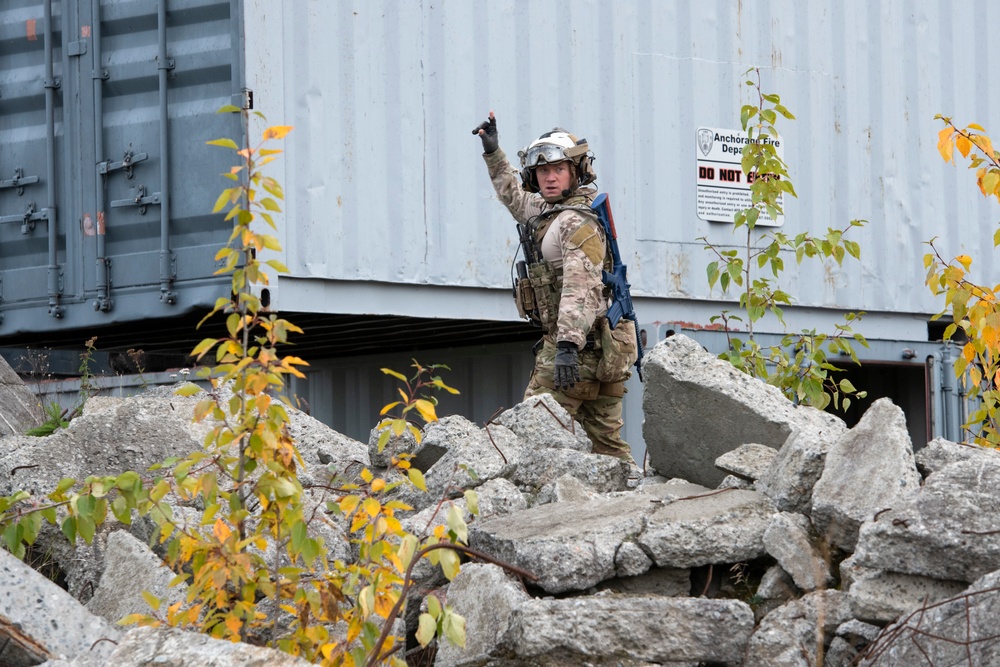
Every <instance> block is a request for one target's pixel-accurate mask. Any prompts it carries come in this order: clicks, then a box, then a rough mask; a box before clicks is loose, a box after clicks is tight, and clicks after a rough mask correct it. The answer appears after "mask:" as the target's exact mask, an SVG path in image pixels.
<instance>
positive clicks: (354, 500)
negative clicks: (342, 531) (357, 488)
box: [339, 496, 361, 515]
mask: <svg viewBox="0 0 1000 667" xmlns="http://www.w3.org/2000/svg"><path fill="white" fill-rule="evenodd" d="M360 502H361V498H359V497H358V496H344V497H343V498H341V499H340V503H339V505H340V511H341V512H343V513H344V514H347V515H349V514H350V513H351V512H353V511H354V510H356V509H357V507H358V504H359V503H360Z"/></svg>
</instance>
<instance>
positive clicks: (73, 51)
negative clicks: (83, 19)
mask: <svg viewBox="0 0 1000 667" xmlns="http://www.w3.org/2000/svg"><path fill="white" fill-rule="evenodd" d="M86 54H87V42H86V41H84V40H82V39H81V40H80V41H78V42H70V43H69V44H67V45H66V55H68V56H70V57H72V56H83V55H86Z"/></svg>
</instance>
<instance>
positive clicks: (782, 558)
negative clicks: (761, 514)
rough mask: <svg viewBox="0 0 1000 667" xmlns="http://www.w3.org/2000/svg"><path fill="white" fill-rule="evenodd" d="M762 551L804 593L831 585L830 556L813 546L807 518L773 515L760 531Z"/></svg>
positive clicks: (813, 535) (781, 514)
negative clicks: (762, 534) (761, 534)
mask: <svg viewBox="0 0 1000 667" xmlns="http://www.w3.org/2000/svg"><path fill="white" fill-rule="evenodd" d="M764 549H766V550H767V553H768V554H770V555H771V557H772V558H774V559H775V560H776V561H778V565H780V566H781V568H782V569H783V570H784V571H785V572H787V573H788V574H789V575H790V576H791V577H792V580H793V581H794V582H795V585H796V586H797V587H798V588H800V589H801V590H803V591H805V592H807V593H808V592H811V591H815V590H817V589H818V588H825V587H826V586H827V585H828V584H830V583H832V582H833V577H832V576H831V575H830V554H829V552H827V553H823V551H822V550H821V549H820V548H819V547H818V546H817V545H816V536H815V534H814V533H813V530H812V525H811V524H810V523H809V517H806V516H803V515H801V514H793V513H791V512H779V513H778V514H775V515H773V516H772V517H771V522H770V523H769V524H768V526H767V530H765V531H764Z"/></svg>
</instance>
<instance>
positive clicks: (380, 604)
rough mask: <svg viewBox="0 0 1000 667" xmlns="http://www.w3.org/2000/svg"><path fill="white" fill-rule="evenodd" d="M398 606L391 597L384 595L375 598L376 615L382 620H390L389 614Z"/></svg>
mask: <svg viewBox="0 0 1000 667" xmlns="http://www.w3.org/2000/svg"><path fill="white" fill-rule="evenodd" d="M394 606H396V600H394V599H393V598H392V597H391V596H390V595H388V594H383V595H379V596H378V597H376V598H375V613H376V614H378V615H379V616H381V617H382V618H389V612H391V611H392V608H393V607H394Z"/></svg>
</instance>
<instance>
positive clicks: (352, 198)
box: [247, 0, 1000, 338]
mask: <svg viewBox="0 0 1000 667" xmlns="http://www.w3.org/2000/svg"><path fill="white" fill-rule="evenodd" d="M998 13H1000V7H998V6H997V5H996V4H995V3H989V2H985V1H979V2H972V1H967V2H950V1H945V0H938V1H933V2H918V3H914V2H906V1H905V0H883V1H881V2H877V3H869V2H864V1H862V0H851V1H846V2H836V3H817V2H794V1H792V0H787V1H779V0H774V1H762V0H749V1H744V2H733V1H732V0H707V1H698V2H693V1H692V2H688V1H680V0H678V1H666V0H661V1H654V0H618V1H616V2H602V1H599V0H578V1H574V2H569V1H568V0H567V1H562V2H517V1H515V0H497V1H494V2H489V3H473V2H466V1H465V0H433V1H431V0H423V1H413V2H405V3H400V2H394V1H388V0H385V1H382V2H371V1H368V0H366V1H365V2H361V1H357V2H349V1H341V2H321V1H318V0H317V1H313V2H294V3H281V4H280V5H275V4H274V3H266V2H263V1H254V2H248V3H247V26H248V44H249V46H248V77H249V85H250V86H251V87H253V88H254V89H255V91H256V93H257V99H258V103H259V105H260V106H261V108H264V109H266V110H267V113H268V116H269V117H270V118H271V119H272V120H277V119H280V121H281V122H284V123H288V124H293V125H296V126H297V130H296V132H295V133H293V135H292V137H291V138H290V141H289V142H288V149H289V160H288V161H287V162H285V163H284V177H285V182H286V183H287V184H288V186H289V192H290V197H289V205H288V212H289V218H290V219H293V220H294V221H295V222H294V224H292V225H290V226H289V227H288V232H287V233H288V239H287V240H288V253H289V257H288V258H289V259H290V262H289V265H290V267H291V268H292V271H293V273H294V275H295V276H296V277H298V278H300V279H306V278H308V279H312V280H295V279H290V280H283V281H282V283H281V294H282V298H283V299H285V301H284V303H286V304H292V306H293V307H298V306H299V305H300V304H304V303H309V304H311V305H312V307H313V308H316V309H319V310H328V311H330V312H338V309H339V310H344V309H347V310H352V311H353V310H357V311H361V312H364V310H365V308H372V307H373V304H377V305H376V306H374V307H375V308H387V307H389V308H391V307H392V306H391V304H393V303H396V304H399V305H398V308H399V309H400V310H405V309H406V308H408V307H410V305H411V304H412V303H413V302H414V301H419V302H420V303H421V304H423V306H424V308H425V310H427V311H434V310H437V311H439V312H446V311H448V312H450V311H449V306H450V305H452V304H453V301H452V299H453V295H452V293H451V292H448V294H447V295H445V294H444V293H440V294H441V295H440V296H438V294H439V292H436V291H435V290H433V289H430V288H424V287H423V286H440V285H461V286H465V287H469V288H480V289H483V288H485V289H487V290H493V289H497V290H501V289H505V288H506V287H507V285H509V272H510V265H511V260H512V259H513V257H514V253H515V249H516V237H515V235H514V230H513V226H512V225H511V224H510V220H509V218H508V216H507V215H506V212H505V211H504V210H503V209H502V207H501V206H500V205H498V204H497V202H496V201H495V200H494V197H493V194H492V190H491V187H490V184H489V182H488V179H487V177H486V173H485V169H484V167H483V164H482V160H481V158H480V150H479V144H478V141H477V140H476V139H475V138H473V137H472V136H471V135H470V130H471V128H472V127H473V126H475V125H476V124H477V123H478V122H479V121H480V120H482V119H483V118H484V117H485V115H486V112H487V111H488V110H489V109H491V108H492V109H495V110H496V113H497V117H498V120H499V128H500V135H501V145H502V146H503V147H505V149H506V150H507V152H508V154H509V155H512V156H513V154H514V153H516V151H517V149H518V148H519V147H521V146H522V145H524V144H526V143H527V142H528V141H530V140H531V139H533V138H534V137H536V136H537V135H538V134H539V133H540V132H542V131H544V130H547V129H549V128H551V127H552V126H554V125H557V124H558V125H563V126H565V127H567V128H569V129H571V130H572V131H574V132H576V133H578V134H580V135H582V136H585V137H586V138H587V139H589V140H590V144H591V147H592V148H593V150H594V151H595V153H596V155H597V163H596V168H597V171H598V174H599V181H598V183H599V185H600V187H601V188H602V189H603V190H605V191H607V192H609V193H610V195H611V198H612V202H613V204H614V208H615V214H616V221H617V224H618V229H619V231H620V233H621V236H622V238H621V244H622V247H623V251H624V255H625V259H626V261H627V263H628V264H629V271H630V272H629V276H630V278H631V280H632V283H633V286H634V289H635V292H636V293H637V294H639V295H641V296H646V297H652V299H643V300H641V303H642V306H643V308H644V312H643V313H641V314H640V315H641V316H643V317H644V318H645V319H646V320H647V321H654V320H661V321H667V320H687V319H696V320H698V321H700V322H701V323H702V324H704V323H707V317H708V314H709V313H710V312H714V311H716V310H717V309H718V305H711V304H709V305H708V306H706V305H705V304H704V303H703V300H706V299H719V298H720V293H719V292H718V290H717V289H716V291H714V292H712V291H710V290H709V289H708V286H707V283H706V280H705V273H704V266H705V264H706V263H707V262H708V261H709V260H710V257H709V255H708V253H707V252H706V251H704V250H703V247H702V246H703V244H702V243H701V242H699V241H698V240H697V239H698V238H699V237H701V236H707V237H708V238H709V239H711V240H712V241H713V242H715V243H729V242H739V239H738V238H734V237H733V236H732V235H731V230H730V227H729V226H728V225H726V224H718V223H708V222H703V221H701V220H699V219H698V217H697V215H696V207H695V182H696V170H695V161H696V145H695V134H696V131H697V129H698V128H699V127H701V126H711V127H723V128H734V129H738V128H739V109H740V106H741V104H743V103H745V102H747V101H748V100H749V99H750V95H749V93H748V91H747V89H746V87H745V86H744V85H743V80H744V78H745V77H744V76H743V73H744V72H745V71H746V70H747V69H748V68H750V67H760V68H761V79H762V85H763V89H764V90H765V92H776V93H779V94H780V95H781V96H782V99H783V101H784V102H786V103H787V106H788V107H789V108H790V109H791V110H792V111H793V112H794V113H796V114H797V116H798V120H797V121H795V122H789V123H784V124H782V125H781V128H782V133H783V138H784V139H785V157H786V160H787V161H788V163H789V165H790V167H791V173H792V179H793V182H794V183H795V185H796V188H797V190H798V192H799V195H800V197H799V199H798V200H791V201H789V202H788V203H787V207H786V209H787V216H786V222H785V227H784V231H786V232H789V233H798V232H800V231H807V232H810V233H813V234H820V233H824V232H825V230H826V228H827V227H843V226H845V225H846V224H847V222H848V221H849V220H850V219H852V218H864V219H868V220H869V221H870V222H869V225H868V227H866V228H865V229H864V230H862V231H860V232H858V233H857V234H856V235H855V236H854V238H855V239H856V240H857V241H859V242H860V243H861V246H862V252H863V261H862V262H861V263H860V264H858V263H848V264H847V265H846V266H845V268H844V269H843V270H840V269H837V268H836V267H835V266H831V265H827V266H821V265H820V264H819V263H816V262H814V263H811V264H808V265H807V266H805V268H803V269H802V270H801V271H799V270H797V269H796V268H795V267H794V262H792V261H790V260H789V262H788V272H787V279H786V283H785V284H786V286H787V288H788V291H790V292H791V293H792V294H793V295H794V296H795V297H796V298H797V300H798V303H799V304H800V305H802V306H804V307H810V308H821V309H863V310H866V311H870V312H882V313H885V314H887V315H889V316H890V317H888V319H886V318H885V317H883V318H881V319H879V318H877V317H876V318H875V319H874V320H873V321H874V322H875V323H876V324H877V325H878V326H881V330H882V331H883V332H884V333H886V334H889V335H891V337H894V338H899V337H902V338H907V337H917V338H919V337H925V336H926V324H925V319H926V318H925V317H924V316H923V315H919V314H921V313H923V314H926V313H932V312H935V311H936V310H938V308H939V306H940V304H939V302H937V301H935V300H934V299H933V298H932V297H931V296H930V294H929V293H928V292H927V290H926V288H925V287H923V273H924V271H923V267H922V263H921V256H922V254H923V252H924V251H925V248H924V246H923V245H922V243H923V242H924V241H926V240H928V239H930V238H932V237H940V239H941V240H940V246H941V248H942V249H943V251H944V252H945V253H948V254H954V253H957V252H960V251H961V252H966V253H969V254H971V255H973V256H975V257H978V258H981V259H980V262H979V263H980V265H986V266H989V264H990V262H989V260H988V257H989V256H990V254H991V252H992V229H993V227H994V221H995V220H996V219H997V213H998V209H997V208H996V204H995V202H994V203H990V202H987V201H984V200H983V199H982V198H981V197H980V196H979V195H978V191H977V190H976V187H975V184H974V182H973V180H972V179H971V178H970V174H968V173H966V171H965V170H964V169H963V168H955V167H952V166H950V165H945V164H943V163H942V161H941V159H940V157H939V156H938V154H937V151H936V148H935V146H936V136H937V130H938V129H940V124H939V123H937V122H935V121H934V120H933V116H934V114H935V113H939V112H940V113H944V114H948V115H953V116H954V117H955V118H956V119H957V120H958V121H959V122H963V123H964V122H968V121H972V120H978V121H983V122H985V123H987V124H988V123H989V120H990V110H991V109H993V108H994V106H995V103H996V101H997V95H998V92H997V89H996V88H995V87H993V86H990V85H989V81H990V79H989V71H988V67H987V61H985V60H980V54H982V53H983V52H985V50H986V49H988V48H989V45H990V42H991V40H990V36H991V33H990V26H993V25H997V19H998V18H1000V16H998ZM265 20H266V23H265ZM258 52H259V53H258ZM994 129H995V128H994ZM992 273H993V274H994V275H993V277H991V278H990V279H995V278H996V271H993V272H992ZM316 281H319V282H316ZM335 281H347V282H348V283H349V284H346V285H345V284H340V283H337V282H335ZM323 286H325V287H326V288H327V289H326V290H325V291H324V290H323V289H321V288H322V287H323ZM306 292H308V294H309V298H308V299H307V298H306V297H305V296H303V295H304V294H306ZM465 294H466V297H465V299H463V301H464V303H463V304H462V306H463V307H464V308H466V310H467V311H469V316H475V315H480V314H481V315H484V316H497V315H496V312H497V311H496V309H495V308H494V307H493V306H492V305H490V300H489V298H488V297H486V296H485V292H480V291H474V290H470V291H469V292H466V293H465ZM404 304H405V305H404ZM914 313H916V314H918V315H916V316H914V315H912V314H914ZM814 315H815V313H814ZM507 317H513V309H512V308H511V309H510V310H509V311H508V315H507ZM793 317H794V315H793ZM900 327H902V329H901V328H900ZM877 328H878V327H876V329H877ZM875 333H876V335H877V333H878V331H876V332H875ZM869 334H872V331H869Z"/></svg>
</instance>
